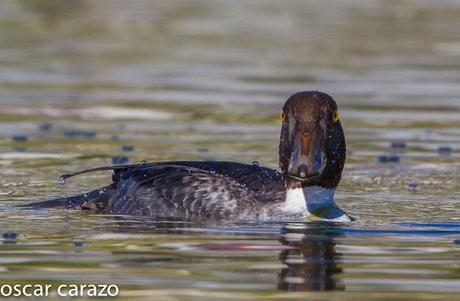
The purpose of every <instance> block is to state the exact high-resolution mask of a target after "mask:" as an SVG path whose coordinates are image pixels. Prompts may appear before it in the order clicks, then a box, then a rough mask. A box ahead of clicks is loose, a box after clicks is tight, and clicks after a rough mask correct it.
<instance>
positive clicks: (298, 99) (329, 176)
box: [279, 91, 346, 189]
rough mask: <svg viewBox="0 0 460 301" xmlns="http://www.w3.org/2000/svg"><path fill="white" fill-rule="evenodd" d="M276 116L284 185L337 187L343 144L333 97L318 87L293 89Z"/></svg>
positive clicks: (343, 154)
mask: <svg viewBox="0 0 460 301" xmlns="http://www.w3.org/2000/svg"><path fill="white" fill-rule="evenodd" d="M280 118H281V122H282V126H281V137H280V146H279V163H280V168H281V171H282V173H283V177H284V183H285V186H286V188H287V189H294V188H304V187H306V186H319V187H323V188H328V189H334V188H335V187H337V185H338V184H339V182H340V178H341V175H342V169H343V165H344V163H345V155H346V147H345V136H344V134H343V129H342V125H341V123H340V118H339V113H338V111H337V104H336V103H335V101H334V99H333V98H332V97H331V96H329V95H327V94H326V93H322V92H319V91H305V92H299V93H296V94H294V95H292V96H291V97H289V99H288V100H287V101H286V103H285V104H284V106H283V109H282V111H281V113H280Z"/></svg>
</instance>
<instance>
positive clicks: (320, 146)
mask: <svg viewBox="0 0 460 301" xmlns="http://www.w3.org/2000/svg"><path fill="white" fill-rule="evenodd" d="M280 119H281V135H280V143H279V167H280V170H281V172H278V171H277V170H274V169H270V168H267V167H262V166H259V165H258V164H244V163H235V162H227V161H172V162H157V163H146V162H142V163H140V164H132V165H117V166H107V167H98V168H94V169H90V170H85V171H82V172H78V173H75V174H66V175H63V176H61V181H64V180H65V179H67V178H69V177H72V176H74V175H77V174H81V173H85V172H89V171H96V170H113V176H112V183H111V184H110V185H108V186H106V187H103V188H100V189H97V190H94V191H91V192H88V193H84V194H81V195H76V196H71V197H63V198H59V199H54V200H50V201H45V202H39V203H35V204H32V205H33V206H34V207H59V206H65V207H68V208H78V209H93V210H97V211H103V212H109V213H111V214H129V215H140V216H154V217H181V218H189V217H203V218H214V219H233V220H234V219H239V220H245V219H259V220H267V219H304V218H307V217H309V218H311V219H321V220H330V221H338V222H341V221H351V220H352V218H351V217H350V216H349V215H348V214H346V213H345V212H344V211H343V210H341V209H340V208H339V207H338V206H337V205H336V203H335V201H334V193H335V189H336V187H337V185H338V184H339V182H340V178H341V174H342V169H343V166H344V163H345V153H346V147H345V136H344V133H343V129H342V125H341V123H340V118H339V113H338V111H337V104H336V102H335V101H334V99H333V98H332V97H331V96H329V95H328V94H326V93H323V92H319V91H304V92H299V93H296V94H294V95H292V96H291V97H289V99H288V100H287V101H286V103H285V104H284V106H283V108H282V110H281V113H280Z"/></svg>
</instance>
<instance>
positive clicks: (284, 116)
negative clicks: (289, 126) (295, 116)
mask: <svg viewBox="0 0 460 301" xmlns="http://www.w3.org/2000/svg"><path fill="white" fill-rule="evenodd" d="M280 119H281V122H284V121H285V120H286V115H285V114H284V111H281V112H280Z"/></svg>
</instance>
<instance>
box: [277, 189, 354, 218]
mask: <svg viewBox="0 0 460 301" xmlns="http://www.w3.org/2000/svg"><path fill="white" fill-rule="evenodd" d="M334 193H335V189H333V188H332V189H331V188H324V187H320V186H305V187H302V188H291V189H290V188H288V189H287V190H286V201H285V203H284V212H285V213H286V214H287V215H296V216H310V215H313V216H315V217H318V218H320V219H325V220H334V221H335V220H340V221H342V219H345V218H347V219H348V215H347V214H346V213H345V212H343V211H342V210H341V209H340V208H339V207H338V206H337V205H336V203H335V200H334Z"/></svg>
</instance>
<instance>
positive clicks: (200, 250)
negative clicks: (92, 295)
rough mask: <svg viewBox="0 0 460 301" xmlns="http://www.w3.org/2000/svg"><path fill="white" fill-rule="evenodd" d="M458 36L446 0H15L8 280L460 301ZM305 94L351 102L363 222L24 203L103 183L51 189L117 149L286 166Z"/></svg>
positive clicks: (7, 44)
mask: <svg viewBox="0 0 460 301" xmlns="http://www.w3.org/2000/svg"><path fill="white" fill-rule="evenodd" d="M458 28H460V4H459V3H458V2H456V1H448V0H445V1H428V0H424V1H417V2H415V1H383V0H381V1H377V0H374V1H358V0H356V1H352V0H349V1H340V2H338V3H337V2H332V1H321V2H320V1H282V2H279V1H260V2H259V1H206V0H202V1H186V2H183V1H170V0H168V1H130V2H129V4H127V3H126V2H125V1H97V2H96V1H83V0H80V1H78V0H74V1H65V2H58V1H33V0H29V1H12V0H5V1H2V2H1V3H0V45H1V47H0V118H1V119H0V120H1V121H0V228H1V232H2V233H1V234H2V238H1V241H2V244H1V245H0V283H1V284H12V283H21V284H24V283H33V284H38V283H41V284H56V285H57V284H60V283H67V284H75V283H105V284H117V285H119V287H120V291H121V293H120V294H121V295H120V296H119V299H120V300H140V299H151V300H178V299H180V300H182V299H184V300H216V299H222V300H230V299H231V300H234V299H237V298H240V299H252V300H257V299H269V300H279V299H288V298H289V299H306V298H310V299H313V300H331V299H332V300H354V301H355V300H409V299H413V300H428V299H429V300H458V299H459V298H460V297H459V293H460V195H459V191H460V181H459V180H458V174H459V171H460V164H459V157H460V155H459V149H460V130H459V126H460V118H459V117H460V88H459V87H460V85H459V83H460V73H459V72H458V69H459V68H460V47H459V45H460V40H459V36H460V32H459V29H458ZM309 89H319V90H324V91H326V92H328V93H331V94H332V95H333V96H334V97H335V98H336V100H337V101H338V104H339V107H340V114H341V119H342V122H343V125H344V128H345V131H346V137H347V144H348V150H349V154H348V159H347V164H346V167H345V171H344V177H343V180H342V182H341V184H340V186H339V188H338V190H337V202H338V203H339V204H340V206H341V207H343V208H344V209H345V210H346V211H347V212H350V213H352V214H353V215H356V216H358V217H359V220H358V221H356V222H353V223H351V224H346V225H332V224H320V223H298V224H285V223H283V222H282V221H279V222H270V223H264V222H260V223H247V222H244V221H235V222H230V221H226V222H218V221H181V220H155V219H143V218H131V217H120V216H108V215H99V214H86V213H84V212H74V211H66V210H20V209H18V208H17V206H16V205H18V204H24V203H28V202H31V201H38V200H44V199H49V198H52V197H56V196H62V195H71V194H74V193H77V192H82V191H89V190H92V189H94V188H96V187H99V186H102V185H104V184H107V183H108V181H109V180H110V173H107V172H100V173H93V174H85V175H82V176H79V177H78V178H72V179H69V180H68V181H67V183H66V185H58V184H57V183H56V181H57V179H58V177H59V175H60V174H63V173H71V172H75V171H78V170H81V169H85V168H91V167H94V166H100V165H107V164H111V163H112V158H124V157H128V158H129V160H130V162H133V163H136V162H141V161H142V160H147V161H159V160H176V159H196V160H202V159H218V160H232V161H241V162H247V163H251V162H258V164H260V165H262V166H270V167H276V166H277V140H278V135H279V120H278V116H279V110H280V107H281V105H282V103H283V102H284V100H285V99H286V98H287V97H288V96H289V95H290V94H292V93H293V92H296V91H299V90H309ZM126 145H129V146H132V147H133V148H124V146H126ZM446 150H448V151H446ZM116 156H119V157H116ZM324 291H329V292H328V293H324ZM56 298H57V297H56ZM25 299H29V300H30V298H25Z"/></svg>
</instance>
